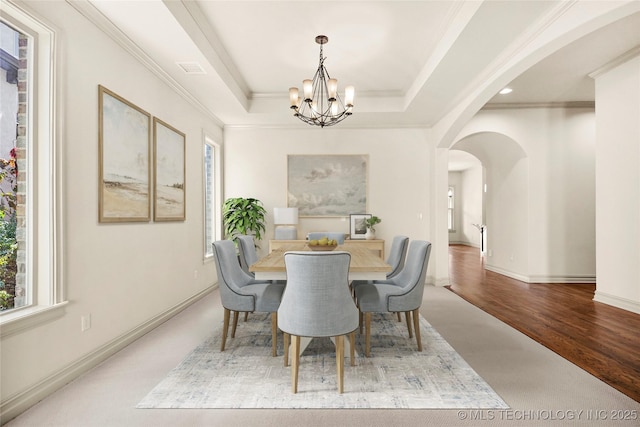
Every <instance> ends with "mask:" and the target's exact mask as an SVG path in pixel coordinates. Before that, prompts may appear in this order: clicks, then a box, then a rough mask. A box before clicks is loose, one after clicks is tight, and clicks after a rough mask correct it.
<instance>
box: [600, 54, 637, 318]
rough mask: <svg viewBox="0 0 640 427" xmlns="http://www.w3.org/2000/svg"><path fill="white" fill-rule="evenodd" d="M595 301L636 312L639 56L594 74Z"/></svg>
mask: <svg viewBox="0 0 640 427" xmlns="http://www.w3.org/2000/svg"><path fill="white" fill-rule="evenodd" d="M596 111H597V114H596V123H597V144H596V153H597V162H596V189H597V202H598V203H597V211H596V225H597V230H598V231H597V268H598V284H597V290H596V296H595V300H596V301H600V302H605V303H607V304H611V305H615V306H617V307H621V308H624V309H627V310H631V311H635V312H636V313H640V229H639V227H640V57H637V56H636V57H635V58H634V59H632V60H630V61H628V62H626V63H624V64H622V65H619V66H618V67H615V68H613V69H611V70H609V71H607V72H605V73H603V74H601V75H599V76H597V77H596Z"/></svg>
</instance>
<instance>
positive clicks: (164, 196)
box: [153, 117, 185, 221]
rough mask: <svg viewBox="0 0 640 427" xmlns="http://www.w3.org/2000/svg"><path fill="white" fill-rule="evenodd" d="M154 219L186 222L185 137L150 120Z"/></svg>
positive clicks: (162, 124) (168, 126)
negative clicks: (151, 129)
mask: <svg viewBox="0 0 640 427" xmlns="http://www.w3.org/2000/svg"><path fill="white" fill-rule="evenodd" d="M153 148H154V150H153V159H154V166H155V167H154V169H153V171H154V174H153V177H154V180H153V189H154V191H153V193H154V197H153V219H154V221H184V219H185V134H184V133H182V132H180V131H179V130H177V129H175V128H173V127H172V126H170V125H168V124H167V123H165V122H163V121H162V120H160V119H158V118H156V117H154V118H153Z"/></svg>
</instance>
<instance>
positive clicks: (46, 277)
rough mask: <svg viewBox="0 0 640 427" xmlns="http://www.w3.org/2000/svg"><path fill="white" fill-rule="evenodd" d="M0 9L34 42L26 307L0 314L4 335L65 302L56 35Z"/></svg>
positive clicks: (6, 5)
mask: <svg viewBox="0 0 640 427" xmlns="http://www.w3.org/2000/svg"><path fill="white" fill-rule="evenodd" d="M0 13H1V14H2V18H3V19H4V20H6V21H7V22H9V23H11V24H12V25H13V26H15V27H16V28H18V29H19V30H20V31H21V32H22V33H24V34H28V35H30V36H31V37H32V38H33V40H34V41H35V40H37V45H33V46H31V49H30V55H32V57H31V58H30V61H29V63H30V66H29V73H30V76H29V81H30V82H32V86H33V87H31V88H30V90H29V92H28V93H29V102H28V108H29V112H28V114H29V117H30V120H29V129H28V131H27V164H28V165H29V166H28V168H27V174H28V178H27V209H28V210H27V246H28V248H27V249H28V250H27V256H26V260H27V269H28V272H27V288H28V292H27V305H26V306H25V307H19V308H16V309H13V310H10V311H7V312H6V313H2V314H1V315H0V326H2V328H0V337H5V336H7V335H10V334H13V333H16V332H19V331H22V330H24V329H28V328H31V327H34V326H36V325H38V324H41V323H43V322H47V321H49V320H51V319H52V318H56V317H59V316H61V315H62V314H63V313H64V312H63V311H61V310H63V309H64V307H65V306H66V301H65V298H64V292H63V287H62V283H63V281H62V253H63V251H62V239H61V237H62V235H63V233H62V231H63V230H62V221H61V218H62V212H61V204H60V203H59V200H60V199H59V197H60V191H59V189H60V188H61V187H60V177H61V175H60V170H61V167H60V165H61V162H60V155H59V151H58V150H59V147H58V146H57V144H56V141H57V139H58V138H57V136H58V135H57V127H56V107H59V105H60V104H57V103H56V99H57V98H56V93H55V88H56V84H55V82H56V80H55V78H56V74H55V69H56V33H55V31H53V30H52V29H51V28H50V27H49V26H47V25H45V24H44V23H42V22H41V21H40V20H38V19H36V18H35V17H33V16H32V15H31V14H29V13H28V12H27V11H25V10H24V9H22V8H20V7H18V6H17V5H15V4H13V3H11V2H8V1H4V2H3V5H2V10H1V11H0ZM36 146H37V149H36ZM36 152H37V153H38V156H37V157H35V156H34V154H35V153H36ZM36 162H37V163H36ZM36 171H37V173H36ZM36 189H37V190H36ZM35 227H37V228H35ZM34 230H38V232H37V234H35V233H34ZM34 279H35V280H34Z"/></svg>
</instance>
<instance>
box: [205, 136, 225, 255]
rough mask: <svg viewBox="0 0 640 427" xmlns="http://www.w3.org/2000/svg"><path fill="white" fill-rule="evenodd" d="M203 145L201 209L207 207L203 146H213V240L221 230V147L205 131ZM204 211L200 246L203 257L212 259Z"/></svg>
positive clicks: (216, 238)
mask: <svg viewBox="0 0 640 427" xmlns="http://www.w3.org/2000/svg"><path fill="white" fill-rule="evenodd" d="M202 140H203V145H202V147H203V148H202V155H203V162H202V176H203V178H202V179H203V186H202V189H203V201H204V203H203V209H207V204H206V197H207V194H206V191H207V182H206V180H207V174H206V170H205V164H204V146H205V145H208V146H210V147H212V148H213V153H214V155H213V158H214V173H215V176H214V186H215V198H214V200H213V201H212V204H213V207H214V209H215V213H214V215H215V220H214V222H215V226H214V227H213V228H212V234H213V236H212V237H213V239H214V240H219V239H220V230H221V222H220V221H221V218H222V147H221V145H220V144H218V143H217V142H216V141H215V140H214V138H213V137H211V136H210V135H208V134H207V133H206V132H203V138H202ZM206 217H207V216H206V212H203V216H202V218H203V222H202V226H203V233H202V239H203V241H202V248H203V257H204V259H205V261H206V260H213V252H212V250H210V248H209V245H211V242H207V241H206V238H207V233H206V227H207V224H206V223H205V222H204V221H205V219H206Z"/></svg>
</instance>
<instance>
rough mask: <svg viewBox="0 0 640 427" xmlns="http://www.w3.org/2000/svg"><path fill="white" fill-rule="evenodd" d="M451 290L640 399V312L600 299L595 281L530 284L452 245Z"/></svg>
mask: <svg viewBox="0 0 640 427" xmlns="http://www.w3.org/2000/svg"><path fill="white" fill-rule="evenodd" d="M449 272H450V282H451V285H450V286H448V288H449V289H450V290H451V291H453V292H455V293H456V294H458V295H460V296H461V297H462V298H464V299H465V300H467V301H469V302H470V303H472V304H474V305H475V306H477V307H479V308H480V309H482V310H484V311H486V312H487V313H489V314H491V315H492V316H494V317H496V318H498V319H500V320H501V321H503V322H505V323H506V324H508V325H510V326H511V327H513V328H515V329H517V330H519V331H520V332H522V333H524V334H526V335H527V336H529V337H531V338H532V339H534V340H536V341H538V342H539V343H541V344H542V345H544V346H545V347H547V348H549V349H551V350H553V351H554V352H556V353H558V354H559V355H560V356H562V357H564V358H565V359H567V360H569V361H570V362H572V363H574V364H576V365H577V366H579V367H580V368H582V369H584V370H585V371H587V372H589V373H591V374H592V375H594V376H595V377H597V378H599V379H601V380H602V381H604V382H606V383H607V384H609V385H610V386H611V387H614V388H615V389H617V390H619V391H620V392H622V393H624V394H626V395H627V396H629V397H631V398H632V399H634V400H636V401H638V402H640V315H639V314H635V313H632V312H629V311H626V310H622V309H619V308H615V307H612V306H609V305H607V304H602V303H598V302H594V301H593V300H592V299H593V295H594V292H595V285H593V284H542V283H524V282H520V281H518V280H515V279H511V278H509V277H507V276H503V275H501V274H497V273H494V272H491V271H487V270H485V269H484V260H483V258H482V257H481V256H480V251H479V249H477V248H473V247H469V246H463V245H451V246H449Z"/></svg>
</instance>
